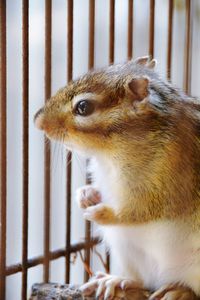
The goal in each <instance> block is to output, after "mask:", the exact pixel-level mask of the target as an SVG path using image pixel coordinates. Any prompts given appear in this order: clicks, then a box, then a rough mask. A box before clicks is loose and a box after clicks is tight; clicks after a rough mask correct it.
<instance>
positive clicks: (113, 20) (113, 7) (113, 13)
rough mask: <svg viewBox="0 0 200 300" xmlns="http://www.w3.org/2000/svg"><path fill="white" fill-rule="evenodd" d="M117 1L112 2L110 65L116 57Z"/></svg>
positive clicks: (111, 0) (112, 0)
mask: <svg viewBox="0 0 200 300" xmlns="http://www.w3.org/2000/svg"><path fill="white" fill-rule="evenodd" d="M114 44H115V0H110V23H109V63H110V64H112V63H113V62H114V58H115V57H114V56H115V49H114Z"/></svg>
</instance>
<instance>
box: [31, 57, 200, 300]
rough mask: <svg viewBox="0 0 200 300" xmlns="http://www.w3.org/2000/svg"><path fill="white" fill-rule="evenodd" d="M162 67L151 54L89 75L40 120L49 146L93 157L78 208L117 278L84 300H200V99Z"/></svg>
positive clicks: (90, 286) (103, 281)
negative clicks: (94, 227)
mask: <svg viewBox="0 0 200 300" xmlns="http://www.w3.org/2000/svg"><path fill="white" fill-rule="evenodd" d="M155 66H156V60H155V59H151V58H150V57H148V56H145V57H139V58H138V59H136V60H131V61H128V62H126V63H124V64H116V65H115V64H114V65H111V66H108V67H105V68H102V69H100V70H92V71H89V72H88V73H87V74H85V75H83V76H81V77H80V78H78V79H77V80H73V81H71V82H70V83H69V84H68V85H67V86H66V87H64V88H62V89H60V90H59V91H58V92H57V93H56V94H55V95H54V96H52V97H51V99H50V100H49V101H48V102H47V103H46V104H45V106H44V107H43V108H42V109H40V110H39V111H38V112H37V113H36V115H35V124H36V127H37V128H39V129H41V130H43V131H44V132H45V134H46V135H47V136H48V137H49V138H50V139H55V140H59V141H61V142H63V143H64V144H65V145H66V147H67V148H68V149H69V150H76V151H78V152H81V153H84V154H85V155H86V156H87V157H90V158H91V160H90V172H91V178H92V184H91V185H87V186H84V187H82V188H80V189H79V190H78V191H77V200H78V203H79V206H80V207H81V208H82V209H83V214H84V217H85V218H86V219H87V220H90V221H93V222H96V223H97V224H99V226H100V228H101V232H102V237H103V239H104V240H105V241H106V243H107V245H108V247H109V249H110V252H111V257H113V258H114V260H115V264H116V265H117V270H118V271H117V272H118V274H116V275H109V274H104V273H98V274H97V275H96V276H94V277H93V278H92V279H91V280H90V281H89V282H88V283H86V284H84V285H83V286H82V288H81V289H82V291H83V293H84V294H85V295H90V294H92V293H94V292H95V291H96V296H97V297H99V298H100V299H103V298H104V299H109V300H110V299H126V298H128V297H129V296H130V295H129V293H130V292H131V291H132V294H131V296H130V299H138V300H144V299H150V300H155V299H156V300H158V299H159V300H161V299H162V300H178V299H182V300H192V299H198V297H199V296H200V139H199V138H200V101H199V100H198V99H195V98H192V97H190V96H188V95H186V94H185V93H184V92H183V91H181V90H179V89H177V88H176V87H174V86H173V85H172V84H171V83H170V82H168V81H166V80H164V79H162V78H161V77H160V75H159V74H158V73H157V72H156V71H155ZM128 295H129V296H128Z"/></svg>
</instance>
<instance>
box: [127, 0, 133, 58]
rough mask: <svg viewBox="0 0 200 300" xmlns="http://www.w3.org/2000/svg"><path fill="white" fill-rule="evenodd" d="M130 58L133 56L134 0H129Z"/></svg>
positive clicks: (128, 52) (128, 50)
mask: <svg viewBox="0 0 200 300" xmlns="http://www.w3.org/2000/svg"><path fill="white" fill-rule="evenodd" d="M127 56H128V59H131V58H132V57H133V0H129V1H128V47H127Z"/></svg>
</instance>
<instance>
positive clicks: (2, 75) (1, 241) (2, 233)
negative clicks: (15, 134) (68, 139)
mask: <svg viewBox="0 0 200 300" xmlns="http://www.w3.org/2000/svg"><path fill="white" fill-rule="evenodd" d="M6 72H7V67H6V1H4V0H1V1H0V85H1V86H0V102H1V103H0V107H1V111H0V160H1V167H0V176H1V178H0V189H1V198H0V299H1V300H4V299H5V297H6V273H5V271H6V193H7V191H6V179H7V172H6V165H7V153H6V152H7V151H6V149H7V136H6V132H7V129H6V85H7V82H6Z"/></svg>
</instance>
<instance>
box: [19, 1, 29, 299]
mask: <svg viewBox="0 0 200 300" xmlns="http://www.w3.org/2000/svg"><path fill="white" fill-rule="evenodd" d="M28 31H29V0H23V3H22V65H23V67H22V101H23V211H22V294H21V297H22V300H23V299H26V297H27V259H28V189H29V185H28V182H29V180H28V171H29V157H28V153H29V136H28V133H29V88H28V86H29V34H28Z"/></svg>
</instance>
